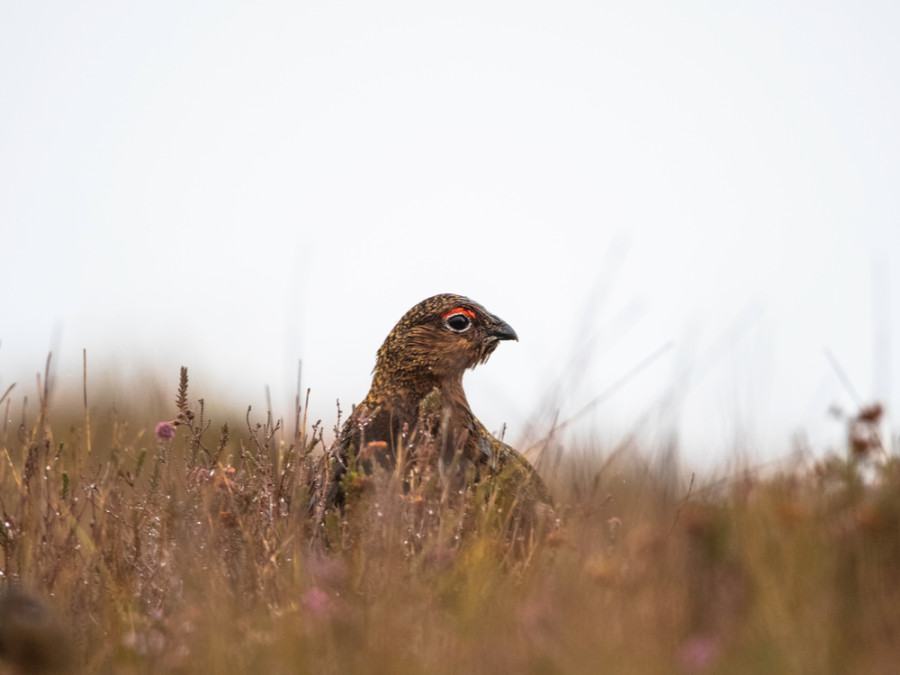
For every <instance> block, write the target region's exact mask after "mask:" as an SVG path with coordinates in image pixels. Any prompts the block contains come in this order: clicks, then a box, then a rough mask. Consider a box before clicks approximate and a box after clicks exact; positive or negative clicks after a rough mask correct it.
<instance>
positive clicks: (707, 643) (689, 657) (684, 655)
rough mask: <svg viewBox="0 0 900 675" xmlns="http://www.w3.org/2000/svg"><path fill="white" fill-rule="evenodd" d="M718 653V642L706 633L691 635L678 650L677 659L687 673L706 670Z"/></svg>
mask: <svg viewBox="0 0 900 675" xmlns="http://www.w3.org/2000/svg"><path fill="white" fill-rule="evenodd" d="M718 655H719V643H718V642H717V641H716V640H715V639H714V638H711V637H709V636H707V635H692V636H691V637H689V638H688V639H687V640H685V641H684V643H683V644H682V645H681V649H679V650H678V660H679V661H680V662H681V666H682V667H683V668H684V669H685V670H686V671H688V672H689V673H696V672H700V671H702V670H706V669H707V668H708V667H709V666H711V665H712V662H713V661H714V660H715V659H716V657H717V656H718Z"/></svg>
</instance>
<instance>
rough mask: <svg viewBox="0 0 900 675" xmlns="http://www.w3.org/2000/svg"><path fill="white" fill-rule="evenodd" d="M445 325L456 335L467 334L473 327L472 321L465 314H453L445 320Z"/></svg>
mask: <svg viewBox="0 0 900 675" xmlns="http://www.w3.org/2000/svg"><path fill="white" fill-rule="evenodd" d="M444 324H445V325H446V326H447V328H449V329H450V330H452V331H453V332H454V333H465V332H466V331H467V330H469V328H471V327H472V320H471V319H469V317H467V316H466V315H465V314H451V315H450V316H448V317H447V318H446V319H444Z"/></svg>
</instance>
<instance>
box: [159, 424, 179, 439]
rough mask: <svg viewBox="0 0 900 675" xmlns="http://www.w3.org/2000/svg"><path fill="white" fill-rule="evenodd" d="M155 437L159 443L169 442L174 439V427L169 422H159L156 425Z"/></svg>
mask: <svg viewBox="0 0 900 675" xmlns="http://www.w3.org/2000/svg"><path fill="white" fill-rule="evenodd" d="M156 437H157V438H158V439H159V440H161V441H170V440H172V439H173V438H175V427H174V426H173V425H172V423H171V422H160V423H159V424H157V425H156Z"/></svg>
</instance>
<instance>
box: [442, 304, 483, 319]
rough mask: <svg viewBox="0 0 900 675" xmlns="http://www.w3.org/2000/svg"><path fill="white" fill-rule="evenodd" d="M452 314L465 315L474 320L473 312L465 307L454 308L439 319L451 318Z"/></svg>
mask: <svg viewBox="0 0 900 675" xmlns="http://www.w3.org/2000/svg"><path fill="white" fill-rule="evenodd" d="M454 314H465V315H466V316H467V317H469V318H470V319H474V318H475V312H473V311H472V310H471V309H468V308H466V307H454V308H453V309H451V310H448V311H446V312H444V315H443V316H442V317H441V318H442V319H446V318H447V317H449V316H453V315H454Z"/></svg>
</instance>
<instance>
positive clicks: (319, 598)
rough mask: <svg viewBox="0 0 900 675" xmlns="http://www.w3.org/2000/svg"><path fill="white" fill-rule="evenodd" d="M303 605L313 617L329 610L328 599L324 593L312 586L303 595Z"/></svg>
mask: <svg viewBox="0 0 900 675" xmlns="http://www.w3.org/2000/svg"><path fill="white" fill-rule="evenodd" d="M303 604H304V605H306V607H307V608H308V609H309V610H310V611H311V612H312V613H313V614H315V615H317V616H322V615H323V614H325V613H326V612H327V611H328V610H329V608H330V604H331V603H330V598H329V597H328V594H327V593H325V591H323V590H321V589H320V588H317V587H315V586H313V587H312V588H310V589H309V590H308V591H306V593H304V594H303Z"/></svg>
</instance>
